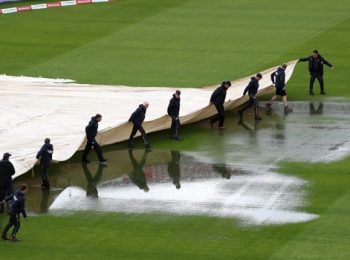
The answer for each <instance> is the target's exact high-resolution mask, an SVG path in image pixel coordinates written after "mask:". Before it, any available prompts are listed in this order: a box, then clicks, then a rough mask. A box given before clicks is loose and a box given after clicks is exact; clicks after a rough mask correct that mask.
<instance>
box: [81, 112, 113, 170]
mask: <svg viewBox="0 0 350 260" xmlns="http://www.w3.org/2000/svg"><path fill="white" fill-rule="evenodd" d="M101 120H102V116H101V115H100V114H96V116H93V117H92V118H91V120H90V122H89V124H88V125H87V126H86V127H85V133H86V139H87V142H86V146H85V149H84V152H83V158H82V162H83V163H89V162H90V161H89V160H88V159H87V156H88V154H89V153H90V151H91V147H93V148H94V149H95V152H96V153H97V157H98V160H99V161H100V163H104V162H106V161H107V160H106V159H105V158H104V157H103V154H102V151H101V147H100V145H99V144H98V143H97V141H96V135H97V132H98V123H99V122H101Z"/></svg>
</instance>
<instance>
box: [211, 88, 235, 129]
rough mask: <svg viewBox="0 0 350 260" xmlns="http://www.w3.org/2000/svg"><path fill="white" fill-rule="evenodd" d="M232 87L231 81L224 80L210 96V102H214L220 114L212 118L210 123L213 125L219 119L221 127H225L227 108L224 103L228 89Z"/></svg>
mask: <svg viewBox="0 0 350 260" xmlns="http://www.w3.org/2000/svg"><path fill="white" fill-rule="evenodd" d="M229 87H231V82H230V81H224V82H222V83H221V86H220V87H218V88H217V89H215V91H214V92H213V94H212V95H211V97H210V104H214V105H215V108H216V110H217V111H218V114H217V115H215V116H214V117H212V118H211V120H210V125H211V126H213V125H214V124H215V123H216V122H217V121H219V128H221V129H223V128H224V121H225V109H224V103H225V98H226V92H227V89H228V88H229Z"/></svg>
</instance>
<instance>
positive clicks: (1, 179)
mask: <svg viewBox="0 0 350 260" xmlns="http://www.w3.org/2000/svg"><path fill="white" fill-rule="evenodd" d="M10 156H11V154H9V153H4V156H3V158H2V160H1V161H0V201H2V200H3V199H5V197H6V196H8V195H10V194H11V193H12V192H13V186H12V176H13V175H14V174H15V167H13V164H12V163H11V162H10V160H9V159H10ZM3 211H4V205H3V204H1V206H0V212H3Z"/></svg>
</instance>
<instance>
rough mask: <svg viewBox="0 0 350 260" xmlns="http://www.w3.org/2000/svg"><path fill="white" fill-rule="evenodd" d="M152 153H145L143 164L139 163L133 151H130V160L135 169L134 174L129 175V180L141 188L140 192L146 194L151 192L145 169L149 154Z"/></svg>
mask: <svg viewBox="0 0 350 260" xmlns="http://www.w3.org/2000/svg"><path fill="white" fill-rule="evenodd" d="M149 152H150V151H145V152H144V154H143V156H142V159H141V162H140V163H138V162H137V161H136V159H135V157H134V154H133V151H132V150H129V158H130V161H131V164H132V167H133V170H132V172H131V173H130V174H129V178H130V180H131V181H132V183H134V184H135V185H136V186H137V187H139V189H140V190H143V191H144V192H149V187H148V185H147V181H146V176H145V171H144V170H143V168H144V167H145V164H146V159H147V154H148V153H149Z"/></svg>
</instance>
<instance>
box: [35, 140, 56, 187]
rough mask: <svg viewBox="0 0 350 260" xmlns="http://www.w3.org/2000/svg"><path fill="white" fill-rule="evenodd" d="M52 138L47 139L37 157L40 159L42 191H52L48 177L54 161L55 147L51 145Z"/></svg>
mask: <svg viewBox="0 0 350 260" xmlns="http://www.w3.org/2000/svg"><path fill="white" fill-rule="evenodd" d="M50 142H51V140H50V138H45V140H44V145H43V146H42V147H41V149H40V151H39V152H38V154H37V155H36V158H37V159H38V160H39V159H40V174H41V178H42V181H43V183H42V184H41V187H42V189H47V190H49V189H50V183H49V179H48V177H47V169H48V168H49V166H50V164H51V161H52V154H53V145H52V144H51V143H50Z"/></svg>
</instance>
